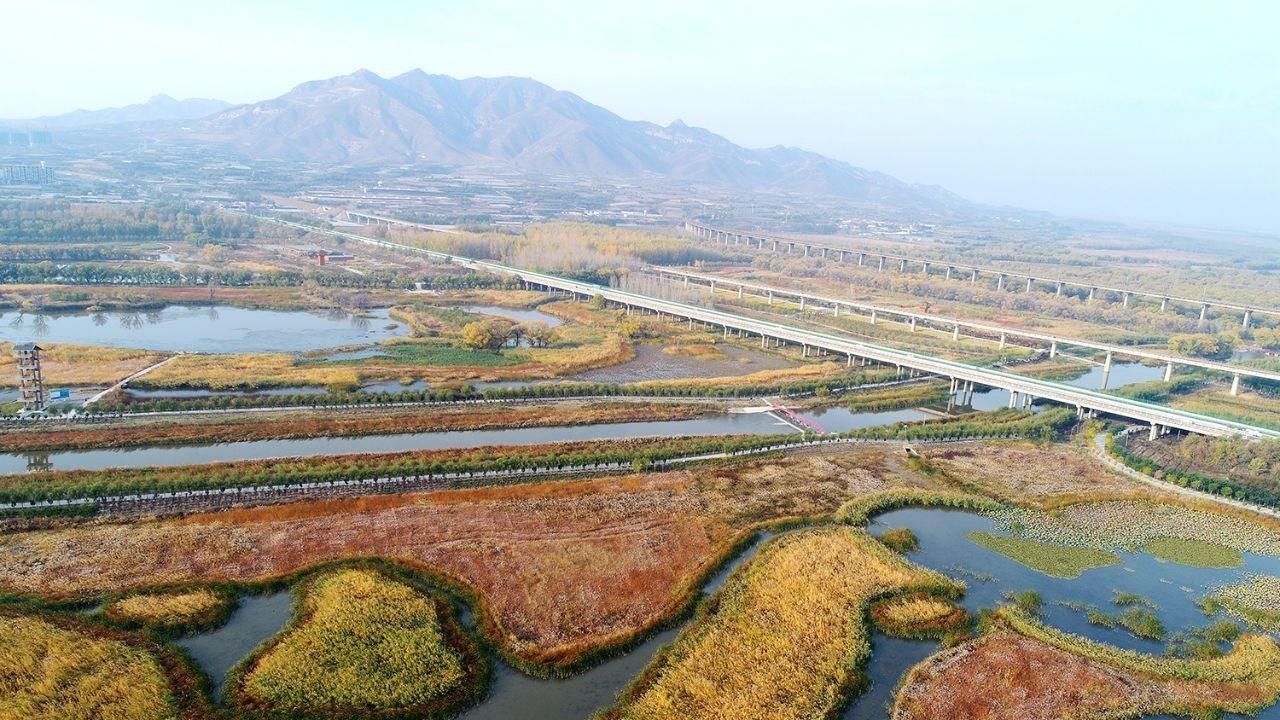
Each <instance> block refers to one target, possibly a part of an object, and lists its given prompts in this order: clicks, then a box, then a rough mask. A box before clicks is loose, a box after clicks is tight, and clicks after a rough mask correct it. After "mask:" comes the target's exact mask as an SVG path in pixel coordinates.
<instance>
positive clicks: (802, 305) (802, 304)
mask: <svg viewBox="0 0 1280 720" xmlns="http://www.w3.org/2000/svg"><path fill="white" fill-rule="evenodd" d="M800 312H804V296H803V295H801V296H800Z"/></svg>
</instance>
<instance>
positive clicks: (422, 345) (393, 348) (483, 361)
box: [300, 341, 521, 367]
mask: <svg viewBox="0 0 1280 720" xmlns="http://www.w3.org/2000/svg"><path fill="white" fill-rule="evenodd" d="M380 351H381V353H382V355H381V356H378V357H373V358H363V359H354V360H332V361H330V360H325V361H316V362H318V363H323V364H325V365H362V366H363V365H421V366H432V367H506V366H510V365H518V364H520V362H521V361H520V360H519V359H517V358H513V357H509V356H507V355H504V354H502V353H499V352H489V351H487V350H472V349H469V348H463V347H457V346H454V345H448V344H446V343H440V342H414V341H402V342H393V343H384V344H383V345H382V346H381V348H380ZM300 364H306V363H300Z"/></svg>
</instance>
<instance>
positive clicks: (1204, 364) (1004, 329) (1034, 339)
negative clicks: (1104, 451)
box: [647, 266, 1280, 395]
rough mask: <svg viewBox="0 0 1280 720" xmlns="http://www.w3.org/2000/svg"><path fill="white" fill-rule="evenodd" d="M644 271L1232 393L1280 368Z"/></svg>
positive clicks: (1273, 376) (1274, 375)
mask: <svg viewBox="0 0 1280 720" xmlns="http://www.w3.org/2000/svg"><path fill="white" fill-rule="evenodd" d="M647 271H648V272H649V273H651V274H654V275H658V276H661V277H667V278H673V279H676V280H679V281H682V282H683V283H684V284H685V285H689V284H690V282H693V283H695V284H698V285H702V286H705V287H707V288H709V289H710V290H711V292H712V293H714V292H715V291H716V290H717V289H721V290H728V291H729V292H733V291H734V290H736V291H737V293H738V297H739V298H741V297H742V296H743V294H744V293H750V294H751V295H754V296H756V297H760V298H764V299H765V300H766V302H768V303H769V304H771V305H772V304H773V299H774V298H775V297H777V298H782V299H789V300H791V301H793V302H795V303H798V304H799V305H800V308H801V309H802V310H803V309H805V308H806V307H825V308H827V309H829V310H830V311H831V312H832V314H833V315H834V316H835V317H839V316H840V313H841V312H849V313H853V312H861V313H864V314H865V315H866V317H867V318H868V319H869V320H870V322H871V324H873V325H874V324H876V322H877V321H878V320H879V319H881V318H897V319H900V320H901V321H902V322H903V323H905V324H907V325H908V326H909V327H910V328H911V329H912V330H915V329H916V327H917V325H923V326H927V327H931V328H937V329H940V330H945V331H950V332H951V334H952V338H953V339H955V340H959V339H960V336H961V331H962V330H963V331H965V332H968V333H969V334H971V335H974V336H980V337H983V338H986V339H992V340H998V341H999V342H1000V345H1001V347H1004V344H1005V343H1006V342H1008V341H1009V339H1010V338H1018V339H1021V340H1024V341H1030V343H1031V344H1034V346H1036V347H1043V348H1046V349H1048V351H1049V357H1056V356H1057V355H1058V350H1059V348H1061V347H1081V348H1088V349H1090V350H1098V351H1101V352H1105V353H1106V360H1105V362H1104V364H1103V367H1104V373H1105V372H1107V371H1109V370H1110V369H1111V361H1112V359H1113V358H1114V356H1116V355H1121V356H1124V357H1133V358H1140V359H1142V360H1153V361H1156V362H1159V363H1161V364H1163V365H1164V366H1165V372H1164V379H1165V381H1166V382H1167V381H1168V380H1170V379H1171V378H1172V377H1173V369H1174V367H1193V368H1199V369H1202V370H1211V371H1213V372H1217V373H1222V374H1224V375H1226V376H1227V377H1229V378H1231V394H1232V395H1238V394H1240V379H1241V378H1242V377H1248V378H1258V379H1261V380H1273V381H1277V382H1280V372H1272V371H1270V370H1263V369H1261V368H1251V367H1247V366H1244V365H1233V364H1230V363H1223V362H1215V361H1213V360H1203V359H1200V358H1192V357H1183V356H1181V355H1170V354H1169V353H1163V352H1159V351H1156V350H1150V349H1145V348H1138V347H1131V346H1127V345H1116V344H1115V343H1103V342H1094V341H1092V340H1082V339H1079V338H1072V337H1068V336H1065V335H1053V334H1050V333H1042V332H1035V331H1034V330H1025V329H1022V328H1018V327H1013V326H1008V325H993V324H990V323H980V322H973V321H971V320H961V319H958V318H952V317H947V316H944V315H936V314H930V313H920V312H913V311H910V310H903V309H901V308H892V307H887V306H884V305H874V304H871V303H863V302H855V301H852V300H842V299H840V298H833V297H830V296H825V295H815V294H812V293H806V292H801V291H799V290H790V289H788V288H781V287H777V286H773V285H764V284H761V283H752V282H746V281H743V280H738V279H735V278H728V277H721V276H718V275H710V274H707V273H699V272H693V271H690V270H678V269H675V268H667V267H657V266H653V267H649V268H647ZM1103 382H1104V384H1103V388H1104V389H1105V387H1106V385H1105V382H1106V381H1105V375H1104V381H1103Z"/></svg>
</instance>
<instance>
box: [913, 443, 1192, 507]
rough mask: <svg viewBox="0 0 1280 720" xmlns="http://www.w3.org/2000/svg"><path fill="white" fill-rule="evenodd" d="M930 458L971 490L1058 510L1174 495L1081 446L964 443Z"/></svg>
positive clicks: (943, 471) (950, 447) (931, 452)
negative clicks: (1081, 501)
mask: <svg viewBox="0 0 1280 720" xmlns="http://www.w3.org/2000/svg"><path fill="white" fill-rule="evenodd" d="M927 455H928V459H929V463H930V465H931V466H933V467H934V468H935V469H937V470H938V471H939V472H940V473H941V474H942V475H944V476H945V477H947V478H950V479H952V480H953V481H955V482H957V483H958V484H959V485H960V486H961V487H963V488H964V489H965V490H969V491H971V492H976V493H979V494H982V495H986V496H988V497H992V498H995V499H997V500H1000V501H1001V502H1005V503H1012V504H1022V505H1027V504H1029V505H1052V504H1055V503H1059V502H1061V501H1062V500H1063V499H1075V498H1084V497H1088V498H1093V499H1102V498H1107V497H1132V496H1147V497H1154V496H1157V495H1166V496H1168V495H1169V494H1168V493H1159V491H1155V490H1151V489H1149V488H1148V487H1147V486H1145V485H1140V484H1138V483H1136V482H1134V481H1132V480H1129V479H1127V478H1125V477H1122V476H1120V475H1116V474H1114V473H1112V472H1111V471H1110V470H1109V469H1108V468H1107V467H1106V466H1104V465H1103V464H1102V463H1101V462H1099V461H1098V459H1097V458H1096V457H1095V456H1093V454H1092V453H1090V451H1089V450H1088V449H1087V448H1085V447H1082V446H1079V445H1067V444H1061V443H1056V444H1052V445H1036V444H1033V443H1030V442H1003V443H964V444H958V445H954V446H946V447H941V448H938V449H934V450H931V451H929V452H928V453H927Z"/></svg>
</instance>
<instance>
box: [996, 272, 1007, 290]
mask: <svg viewBox="0 0 1280 720" xmlns="http://www.w3.org/2000/svg"><path fill="white" fill-rule="evenodd" d="M1005 277H1006V275H1005V274H1004V273H1000V277H999V278H997V279H996V289H997V290H1003V289H1004V280H1005Z"/></svg>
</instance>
